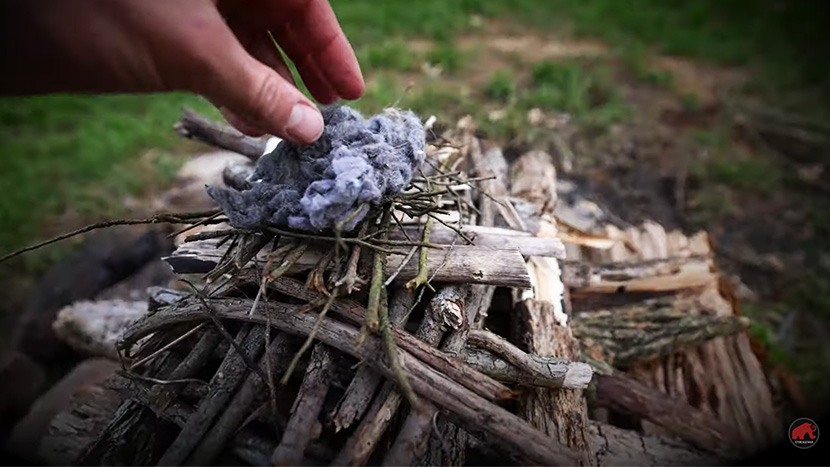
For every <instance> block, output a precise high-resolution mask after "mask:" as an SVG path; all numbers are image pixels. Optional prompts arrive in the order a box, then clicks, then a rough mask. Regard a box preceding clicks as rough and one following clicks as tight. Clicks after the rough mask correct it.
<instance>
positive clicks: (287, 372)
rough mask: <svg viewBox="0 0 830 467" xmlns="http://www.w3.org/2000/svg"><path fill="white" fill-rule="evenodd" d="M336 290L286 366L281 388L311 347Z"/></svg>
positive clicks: (335, 296)
mask: <svg viewBox="0 0 830 467" xmlns="http://www.w3.org/2000/svg"><path fill="white" fill-rule="evenodd" d="M337 293H338V290H337V289H335V290H334V292H332V294H331V295H329V297H328V299H327V300H326V304H325V305H324V306H323V309H322V310H320V315H319V316H318V317H317V321H316V322H315V323H314V327H312V328H311V332H309V333H308V337H307V338H306V340H305V342H303V346H302V347H300V350H298V351H297V353H296V354H294V358H292V359H291V363H290V364H289V365H288V369H287V370H285V374H284V375H283V376H282V379H280V384H282V385H283V386H284V385H286V384H287V383H288V380H289V379H290V378H291V373H293V372H294V369H295V368H297V364H298V363H299V362H300V358H302V356H303V354H304V353H305V352H306V351H307V350H308V348H309V347H311V344H312V342H314V337H315V336H316V335H317V331H319V330H320V324H321V323H322V322H323V319H324V318H325V317H326V313H328V311H329V309H331V305H332V303H334V300H335V299H336V298H337Z"/></svg>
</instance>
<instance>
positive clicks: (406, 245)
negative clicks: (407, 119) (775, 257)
mask: <svg viewBox="0 0 830 467" xmlns="http://www.w3.org/2000/svg"><path fill="white" fill-rule="evenodd" d="M431 120H432V119H430V121H428V122H427V126H428V128H430V131H429V132H428V133H430V136H429V138H428V143H429V145H428V148H429V150H428V156H427V163H426V164H425V166H424V168H423V170H422V171H421V172H420V173H419V174H418V176H417V177H416V178H415V179H414V180H413V182H412V184H411V185H410V187H409V189H408V190H407V191H406V192H404V193H403V194H401V195H400V196H398V197H397V198H396V199H395V200H393V201H392V202H391V203H390V204H388V205H386V206H382V207H380V208H373V210H372V212H371V213H370V215H368V216H367V217H366V220H365V221H364V222H363V223H362V224H361V225H360V226H359V227H358V228H357V229H356V230H355V231H354V232H353V233H344V232H332V233H331V234H328V235H309V234H307V233H302V232H296V231H290V230H283V229H276V228H273V229H264V230H258V231H244V230H239V229H234V228H231V227H229V226H228V225H227V224H224V219H223V216H222V214H221V212H218V211H216V212H212V213H204V214H203V215H202V216H201V217H196V218H189V219H188V223H189V226H188V227H187V228H185V229H183V230H182V231H181V232H179V233H180V235H179V238H181V244H180V246H179V247H178V249H177V250H176V251H175V252H174V253H173V254H172V255H171V256H169V257H168V258H165V261H167V262H168V263H169V264H170V266H171V267H172V268H173V269H174V271H175V272H176V273H177V274H178V275H179V277H180V279H181V281H182V283H183V284H186V287H184V288H183V290H167V289H164V290H156V291H155V292H154V293H153V296H152V298H151V300H150V308H149V312H148V313H147V314H146V315H145V316H144V317H142V318H141V319H139V320H138V321H136V322H134V323H133V324H132V325H130V327H129V328H127V329H126V331H125V332H124V334H123V336H122V338H121V340H120V342H119V351H120V352H119V355H120V357H121V359H122V368H123V370H122V371H121V372H119V374H118V375H116V376H115V377H113V378H111V379H110V380H109V381H108V382H107V383H106V384H105V385H104V386H102V387H101V388H98V389H97V390H100V391H103V392H104V393H107V394H117V396H109V397H100V395H99V396H98V397H95V398H89V394H88V393H87V395H86V397H87V398H84V396H83V395H81V396H78V397H76V401H75V403H74V405H73V408H72V410H70V411H67V412H64V413H62V414H60V415H59V416H58V417H56V418H55V420H54V421H53V422H52V428H51V429H50V435H49V436H48V437H47V439H46V440H45V441H44V442H45V444H46V445H47V450H48V451H51V452H52V453H60V454H55V455H54V456H53V457H52V459H53V460H54V461H61V462H66V463H81V464H111V463H127V464H134V465H145V464H165V465H167V464H171V465H172V464H185V463H187V464H205V465H207V464H216V463H219V464H227V463H240V462H242V463H247V464H251V465H259V464H280V465H287V464H290V465H297V464H321V463H330V464H336V465H343V464H350V465H365V464H370V463H371V464H378V463H382V464H386V465H413V464H430V465H433V464H435V465H437V464H441V465H461V464H467V463H469V464H476V463H482V462H488V463H492V462H501V463H517V464H544V465H559V464H566V465H574V464H586V465H587V464H590V465H614V464H633V463H637V464H649V465H663V464H715V463H721V462H725V461H728V460H729V459H730V457H731V456H734V455H736V454H738V455H740V454H742V453H748V452H751V451H752V450H753V449H756V448H758V447H759V446H757V445H756V446H747V448H746V449H745V450H743V451H736V450H734V449H731V448H730V449H729V450H727V449H724V448H725V447H730V446H731V447H734V446H733V445H731V444H730V442H732V441H734V438H733V434H732V432H731V430H730V428H729V424H730V421H728V420H726V418H727V417H725V416H723V415H722V414H721V413H720V412H719V408H715V409H714V413H707V411H706V407H704V406H702V405H701V404H697V406H695V403H694V402H693V401H691V400H683V399H679V398H678V397H674V396H676V395H675V394H672V393H671V392H670V391H667V390H665V389H663V388H661V387H659V386H658V385H657V384H651V383H650V381H649V379H648V378H649V375H648V374H645V373H644V372H643V371H642V370H641V369H638V365H641V364H643V362H646V363H648V362H654V361H659V360H660V359H665V358H673V359H676V358H677V355H680V354H683V352H687V351H689V349H694V348H696V347H698V346H700V345H702V344H703V343H707V342H713V340H714V341H717V339H721V338H725V337H724V336H727V338H728V336H743V335H744V334H743V333H744V331H745V330H746V327H747V326H748V323H747V322H746V320H745V319H743V318H741V317H738V316H735V315H734V314H733V313H731V312H728V311H723V310H725V308H723V304H722V303H720V302H717V303H718V305H716V306H714V305H712V303H714V302H716V301H717V300H715V299H714V298H711V297H709V298H708V299H695V298H689V297H698V298H700V297H706V294H705V293H704V292H705V291H707V290H708V291H710V292H711V290H710V289H711V286H712V284H713V283H714V284H715V287H717V281H718V277H717V274H715V273H714V272H713V269H712V267H711V258H708V257H707V253H706V252H701V251H699V248H698V249H696V247H695V244H694V241H692V242H690V241H688V239H686V243H683V244H682V245H680V246H676V245H675V246H674V247H673V248H674V250H675V251H674V253H677V255H675V256H673V257H669V255H668V254H665V255H662V256H663V257H653V258H643V259H644V260H645V261H633V262H629V263H627V265H626V266H625V267H622V266H620V264H619V262H610V264H599V263H596V262H594V263H593V264H592V263H590V262H588V261H586V260H585V258H584V256H585V254H584V253H585V252H586V251H589V250H590V251H594V250H596V248H597V246H598V245H599V247H600V249H601V250H602V251H603V252H604V253H601V254H604V255H606V256H607V255H609V254H613V253H612V252H613V251H615V250H614V248H616V247H617V246H619V244H620V242H617V241H614V242H610V243H609V241H610V240H609V239H613V238H617V239H618V237H619V235H617V237H614V236H613V235H611V234H610V233H609V232H598V231H595V232H593V233H590V232H586V231H582V230H580V229H578V228H576V227H574V226H572V225H567V224H565V225H564V227H565V229H566V230H564V231H562V230H561V229H562V227H563V225H562V224H561V223H560V225H557V221H556V217H557V212H556V210H557V205H558V203H557V189H556V172H555V169H554V166H553V161H552V159H551V158H550V156H547V155H546V154H544V153H539V152H531V153H528V154H525V155H524V156H522V157H520V158H519V159H518V160H516V161H514V163H513V164H512V165H508V164H507V162H506V161H505V159H504V156H503V155H502V154H501V152H500V151H486V152H485V151H482V148H481V147H480V142H479V141H478V139H476V138H475V136H474V134H475V128H474V125H473V122H472V121H471V120H470V119H464V120H462V121H460V122H459V124H458V125H457V127H456V128H452V129H450V130H448V131H446V132H445V133H443V134H442V135H440V136H437V135H436V134H435V132H434V131H432V129H431V126H432V125H431V124H432V121H431ZM178 130H179V132H180V133H181V134H183V135H186V136H189V137H195V138H198V139H201V140H203V141H206V142H208V143H210V144H214V145H218V146H220V147H224V148H226V149H231V150H235V151H237V152H240V153H242V154H246V155H248V156H249V157H251V159H256V157H257V156H258V153H260V151H264V150H266V147H267V146H268V145H267V143H266V142H263V141H260V140H254V139H249V138H247V137H244V136H242V135H240V134H236V133H234V131H233V130H230V129H228V128H225V127H221V126H217V125H216V124H213V123H211V122H207V121H205V120H203V119H201V118H200V117H198V116H196V115H195V114H192V113H186V115H185V117H184V119H183V120H182V122H181V123H180V125H179V126H178ZM245 173H246V170H245V168H242V169H240V168H235V169H233V170H227V171H226V173H225V176H226V182H227V183H228V184H229V185H233V184H234V183H243V182H244V177H245ZM664 234H665V232H664ZM560 237H563V238H567V239H569V244H568V245H567V247H568V249H569V250H570V251H569V253H570V256H571V257H573V256H576V258H575V259H576V260H578V261H576V260H574V259H569V260H567V261H566V260H565V251H566V245H563V243H562V241H561V240H560ZM684 238H685V237H684ZM606 243H607V244H606ZM623 243H626V242H623ZM680 243H682V242H680ZM610 245H613V246H610ZM626 245H627V247H626V248H628V250H629V253H630V252H631V251H636V250H637V247H638V245H636V241H635V242H633V244H632V241H631V239H628V243H626ZM681 250H682V251H681ZM580 252H582V253H580ZM574 253H575V255H574ZM595 253H596V252H595ZM658 256H659V255H658ZM681 257H682V258H681ZM707 258H708V259H707ZM606 259H608V258H606ZM699 263H700V264H703V266H700V265H699ZM689 291H694V293H693V294H691V295H690V294H689ZM702 291H703V292H702ZM621 292H622V294H621ZM681 292H682V293H681ZM699 292H700V293H699ZM621 296H626V297H634V298H629V299H622V300H620V297H621ZM620 301H622V302H624V303H618V302H620ZM681 302H682V303H681ZM719 307H720V308H719ZM726 307H727V308H728V305H727V306H726ZM718 310H721V311H722V312H718ZM741 342H743V341H741ZM741 357H742V358H745V359H748V358H754V355H752V356H748V355H745V354H741ZM756 366H757V368H756ZM756 366H752V365H750V364H746V365H745V368H749V369H748V370H745V372H746V373H747V377H748V378H755V379H757V378H759V377H760V378H764V375H763V373H761V374H760V376H759V375H758V374H756V373H754V372H756V370H758V371H760V365H757V361H756ZM678 371H679V370H678ZM698 383H700V384H703V383H702V382H701V381H700V380H698ZM678 384H681V385H682V384H683V383H682V381H679V382H678ZM758 391H760V392H759V394H761V396H759V397H760V398H761V403H763V402H764V401H765V400H767V399H764V397H767V398H768V397H769V394H768V392H769V390H768V389H767V388H763V389H759V390H758ZM764 391H766V392H764ZM722 392H723V391H722ZM726 392H727V393H728V389H727V390H726ZM721 395H722V396H723V395H724V394H721ZM726 395H728V394H726ZM107 404H108V405H107ZM102 405H106V406H107V407H108V408H107V409H106V410H103V409H102ZM589 409H590V410H589ZM621 417H623V418H625V423H624V424H623V423H620V420H622V418H621ZM759 418H760V417H759ZM91 419H96V420H99V423H98V425H97V427H96V429H95V433H94V434H93V435H87V436H86V437H82V438H83V439H82V440H78V439H77V438H78V437H77V436H75V438H76V439H75V440H74V441H71V440H72V438H73V435H72V434H71V433H70V432H71V431H72V430H73V429H74V432H75V433H77V432H78V431H79V430H78V429H77V426H78V425H79V423H81V422H80V420H85V421H87V422H84V423H85V424H86V425H89V422H88V420H91ZM730 420H731V419H730ZM736 422H737V423H741V420H737V421H736ZM771 423H774V422H771V421H770V420H767V419H764V420H760V421H759V422H758V425H759V430H766V431H769V427H770V426H771V425H770V424H771ZM615 424H616V425H625V426H626V427H627V428H632V427H636V428H637V429H636V430H632V429H622V428H619V427H618V426H614V425H615ZM756 439H757V437H756Z"/></svg>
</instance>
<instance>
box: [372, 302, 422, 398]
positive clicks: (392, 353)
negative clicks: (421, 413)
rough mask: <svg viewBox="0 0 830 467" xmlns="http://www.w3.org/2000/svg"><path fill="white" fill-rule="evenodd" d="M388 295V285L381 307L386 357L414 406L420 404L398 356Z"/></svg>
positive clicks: (381, 326) (402, 389)
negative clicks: (390, 318)
mask: <svg viewBox="0 0 830 467" xmlns="http://www.w3.org/2000/svg"><path fill="white" fill-rule="evenodd" d="M387 298H388V297H387V296H386V287H384V288H383V298H382V302H383V303H381V307H380V316H379V319H380V331H381V336H382V337H383V344H384V346H385V347H386V358H387V359H388V360H389V367H390V369H391V370H392V373H393V374H394V375H395V379H396V382H397V383H398V388H399V390H400V391H401V393H403V395H404V396H405V397H406V400H407V401H408V402H409V404H410V405H411V406H412V407H416V406H417V404H418V398H417V397H416V396H415V391H413V390H412V386H411V385H410V384H409V379H408V378H407V377H406V373H405V372H404V371H403V368H401V361H400V358H399V357H398V346H397V344H396V343H395V336H394V335H393V334H392V323H391V322H390V321H389V306H388V305H389V303H388V300H387Z"/></svg>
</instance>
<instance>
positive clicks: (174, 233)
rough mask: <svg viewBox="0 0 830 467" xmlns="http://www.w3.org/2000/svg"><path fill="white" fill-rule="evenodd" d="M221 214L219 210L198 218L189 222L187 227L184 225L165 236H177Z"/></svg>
mask: <svg viewBox="0 0 830 467" xmlns="http://www.w3.org/2000/svg"><path fill="white" fill-rule="evenodd" d="M221 215H222V211H219V212H217V213H216V214H212V215H210V216H208V217H205V218H204V219H202V220H200V221H199V222H196V223H195V224H191V225H189V226H187V227H184V228H182V229H179V230H177V231H175V232H173V233H171V234H170V235H168V236H167V238H176V237H178V236H179V235H181V234H183V233H185V232H189V231H191V230H193V229H195V228H196V227H199V226H200V225H204V224H207V223H208V222H209V221H212V220H213V219H216V218H217V217H219V216H221Z"/></svg>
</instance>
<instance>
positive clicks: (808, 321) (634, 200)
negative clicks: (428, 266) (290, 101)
mask: <svg viewBox="0 0 830 467" xmlns="http://www.w3.org/2000/svg"><path fill="white" fill-rule="evenodd" d="M332 5H333V7H334V10H335V12H336V13H337V15H338V17H339V19H340V23H341V25H342V27H343V29H344V30H345V31H346V34H347V36H348V37H349V39H350V40H351V42H352V44H353V46H354V48H355V50H356V52H357V55H358V58H359V60H360V63H361V66H362V68H363V71H364V74H365V77H366V82H367V92H366V95H365V97H363V98H362V99H360V100H359V101H357V102H355V103H354V105H355V106H356V107H358V108H359V109H361V110H363V111H364V112H366V113H371V112H377V111H379V110H381V109H382V108H384V107H387V106H393V105H394V106H398V107H402V108H411V109H413V110H414V111H416V112H417V113H419V114H420V115H421V116H422V117H423V118H424V119H426V118H427V117H429V116H431V115H435V116H436V117H437V118H438V122H439V125H445V126H448V125H453V124H454V122H455V121H456V120H457V119H458V118H459V117H461V116H463V115H467V114H469V115H472V116H474V118H475V120H476V123H477V125H478V133H479V135H480V136H481V137H482V138H485V139H487V140H489V141H491V142H494V143H496V144H499V145H501V146H503V147H504V148H505V151H506V153H507V155H508V157H510V156H511V155H516V154H520V153H522V152H524V151H526V150H528V149H532V148H536V149H543V150H546V151H548V152H550V153H551V154H555V155H556V157H557V163H558V165H559V167H558V168H559V169H560V170H561V171H564V172H567V173H568V174H569V175H571V176H573V177H575V178H579V179H581V180H584V181H585V183H587V184H589V185H590V186H591V187H592V190H593V191H594V192H596V193H597V194H599V195H601V196H602V197H603V199H604V201H605V202H606V203H608V204H609V205H611V206H612V207H613V210H614V212H615V213H617V214H618V215H620V216H623V217H625V218H626V220H628V221H631V222H640V221H642V220H643V219H653V220H655V221H657V222H659V223H661V224H663V225H664V226H666V227H667V229H668V228H681V229H683V230H686V231H688V232H693V231H696V230H699V229H705V230H707V231H708V232H709V233H710V234H711V235H712V238H713V239H714V240H715V242H716V248H717V250H716V251H717V253H718V261H719V265H720V267H721V268H722V269H723V270H725V271H727V272H728V273H730V274H735V276H736V277H740V281H739V282H738V284H739V285H740V287H743V288H744V289H742V290H743V292H742V294H743V295H742V296H744V297H748V299H746V298H745V299H744V301H743V303H742V312H743V313H744V314H745V315H747V316H749V317H751V318H752V319H753V321H754V324H753V327H752V332H753V334H754V335H755V336H756V337H757V338H758V342H760V343H761V345H762V346H763V347H764V348H763V351H765V352H767V353H768V355H769V359H768V364H769V365H773V366H775V367H777V368H780V369H782V371H786V372H788V373H789V374H791V375H794V376H793V377H794V378H795V379H797V380H798V382H799V383H800V384H801V388H802V391H803V393H804V395H805V397H806V398H807V399H808V400H809V401H810V403H811V404H821V403H822V402H823V401H822V400H821V398H822V396H823V395H824V394H828V389H830V380H828V379H827V378H826V376H825V375H826V371H827V370H828V369H830V248H828V247H829V246H830V210H828V209H827V203H828V201H830V188H828V184H827V183H826V180H827V178H828V163H830V106H828V104H830V60H828V59H827V57H828V56H830V55H828V52H830V41H828V40H827V37H826V34H824V33H825V30H826V29H827V28H828V26H830V24H828V23H829V22H830V15H828V13H830V11H828V10H830V5H828V2H822V1H815V2H810V1H779V0H729V1H723V0H687V1H677V0H675V1H672V0H631V1H626V0H582V1H558V0H550V1H529V0H509V1H508V0H490V1H487V0H484V1H472V0H418V1H412V0H409V1H402V0H376V1H371V0H332ZM56 72H59V70H56ZM184 106H187V107H191V108H194V109H195V110H196V111H198V112H199V113H201V114H203V115H206V116H209V117H212V118H217V119H218V118H219V116H218V112H216V111H215V110H213V109H212V108H211V107H210V106H209V104H207V103H206V102H205V101H203V100H201V99H199V98H198V97H195V96H189V95H180V94H169V95H153V96H94V97H93V96H74V95H56V96H46V97H33V98H13V99H12V98H4V99H0V153H2V157H0V186H2V188H3V190H2V196H0V225H2V229H0V251H2V252H4V253H5V252H7V251H10V250H13V249H16V248H19V247H21V246H23V245H25V244H28V243H32V242H33V241H36V240H39V239H44V238H48V237H49V236H52V235H55V234H57V233H61V232H64V231H67V230H71V229H74V228H77V227H80V226H83V225H85V224H88V223H90V222H94V221H98V220H103V219H108V218H118V217H129V216H135V215H139V214H141V213H146V212H147V211H148V210H151V209H155V208H157V206H156V205H154V204H153V203H152V202H151V200H155V199H156V198H157V196H158V195H159V193H162V192H163V191H165V190H167V189H168V188H169V187H170V186H171V183H172V182H173V180H174V178H175V175H176V173H177V171H178V170H179V168H180V167H181V165H182V164H183V163H184V162H185V161H187V160H188V159H190V158H191V157H192V156H193V155H195V154H197V153H198V152H200V151H201V152H204V148H203V147H201V146H198V145H196V144H195V143H192V142H188V141H185V140H183V139H181V138H179V137H177V136H176V134H175V133H174V132H173V130H172V127H173V124H174V123H175V122H176V121H177V120H178V119H179V117H180V115H181V109H182V107H184ZM80 242H82V239H80V238H76V239H73V240H72V241H69V242H66V243H63V244H58V245H55V246H52V247H50V248H47V249H43V250H40V251H37V252H35V253H32V254H30V255H27V256H24V257H22V258H19V259H17V260H15V261H14V262H13V263H7V264H3V265H2V266H0V280H2V283H3V285H4V287H3V290H4V292H5V293H4V295H5V297H4V300H3V305H2V307H3V308H4V310H3V314H2V315H1V316H0V323H3V322H8V323H11V322H12V321H9V320H11V318H10V317H11V316H14V314H15V310H17V309H19V307H20V306H21V304H22V303H24V302H25V301H26V300H27V298H28V297H29V295H30V293H31V290H32V288H33V284H35V283H37V281H38V280H39V279H40V278H41V276H42V275H43V274H44V273H45V272H46V271H48V270H49V268H50V267H52V266H53V265H55V264H56V263H57V262H58V261H60V260H61V259H62V258H64V257H66V256H67V255H68V254H69V253H71V252H72V251H73V250H74V249H76V248H77V247H78V245H80Z"/></svg>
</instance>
